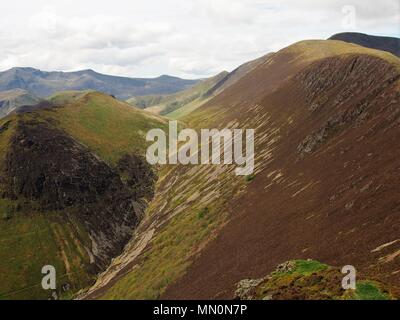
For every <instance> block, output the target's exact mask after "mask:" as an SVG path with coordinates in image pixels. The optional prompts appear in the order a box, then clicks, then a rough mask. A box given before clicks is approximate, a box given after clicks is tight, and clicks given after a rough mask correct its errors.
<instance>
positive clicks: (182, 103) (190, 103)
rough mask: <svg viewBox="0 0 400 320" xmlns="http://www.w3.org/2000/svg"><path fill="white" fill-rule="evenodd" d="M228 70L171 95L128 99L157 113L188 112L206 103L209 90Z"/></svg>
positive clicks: (176, 113) (139, 106)
mask: <svg viewBox="0 0 400 320" xmlns="http://www.w3.org/2000/svg"><path fill="white" fill-rule="evenodd" d="M227 74H228V72H226V71H225V72H221V73H219V74H217V75H216V76H214V77H211V78H208V79H206V80H203V81H200V82H199V83H197V84H196V85H194V86H193V87H191V88H189V89H186V90H184V91H180V92H177V93H174V94H170V95H152V96H142V97H136V98H131V99H128V100H127V101H128V102H129V103H130V104H132V105H134V106H135V107H138V108H142V109H144V108H146V109H147V111H150V112H153V113H156V114H162V115H167V114H172V113H174V114H175V115H178V113H179V114H181V113H187V112H190V111H193V110H195V109H196V108H197V107H198V106H200V105H201V104H203V103H205V102H206V101H207V100H208V99H209V98H210V96H209V95H207V92H208V91H209V90H210V89H211V88H212V87H214V86H215V85H216V84H217V83H218V82H219V81H220V80H221V79H223V78H224V77H225V76H226V75H227Z"/></svg>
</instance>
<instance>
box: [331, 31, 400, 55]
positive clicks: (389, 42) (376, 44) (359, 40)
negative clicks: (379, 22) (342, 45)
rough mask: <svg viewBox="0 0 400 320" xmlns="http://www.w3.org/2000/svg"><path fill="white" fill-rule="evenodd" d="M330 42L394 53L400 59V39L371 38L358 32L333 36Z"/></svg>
mask: <svg viewBox="0 0 400 320" xmlns="http://www.w3.org/2000/svg"><path fill="white" fill-rule="evenodd" d="M329 40H340V41H344V42H349V43H354V44H358V45H360V46H363V47H367V48H371V49H378V50H383V51H387V52H390V53H393V54H394V55H396V56H398V57H400V39H399V38H393V37H381V36H371V35H368V34H364V33H358V32H343V33H338V34H335V35H333V36H332V37H330V38H329Z"/></svg>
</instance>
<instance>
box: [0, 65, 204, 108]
mask: <svg viewBox="0 0 400 320" xmlns="http://www.w3.org/2000/svg"><path fill="white" fill-rule="evenodd" d="M198 81H199V80H187V79H181V78H177V77H171V76H167V75H163V76H160V77H157V78H148V79H146V78H127V77H116V76H109V75H105V74H101V73H97V72H95V71H93V70H82V71H76V72H58V71H57V72H56V71H54V72H45V71H41V70H38V69H34V68H12V69H10V70H7V71H4V72H0V91H7V90H13V89H23V90H26V91H29V92H31V93H32V94H34V95H36V96H38V97H47V96H50V95H52V94H54V93H56V92H59V91H67V90H96V91H101V92H104V93H107V94H110V95H114V96H115V97H117V98H119V99H123V100H125V99H128V98H131V97H133V96H140V95H149V94H169V93H174V92H177V91H181V90H184V89H187V88H189V87H191V86H193V85H194V84H196V83H197V82H198Z"/></svg>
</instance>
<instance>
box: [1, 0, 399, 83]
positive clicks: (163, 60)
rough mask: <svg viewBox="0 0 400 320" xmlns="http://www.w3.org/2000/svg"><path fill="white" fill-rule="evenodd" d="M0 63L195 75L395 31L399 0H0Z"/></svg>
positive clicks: (141, 74) (133, 74)
mask: <svg viewBox="0 0 400 320" xmlns="http://www.w3.org/2000/svg"><path fill="white" fill-rule="evenodd" d="M0 12H1V15H2V18H1V20H0V71H3V70H6V69H9V68H12V67H34V68H38V69H41V70H44V71H76V70H82V69H93V70H95V71H97V72H101V73H106V74H112V75H121V76H129V77H156V76H159V75H162V74H169V75H174V76H179V77H184V78H203V77H208V76H212V75H215V74H217V73H219V72H221V71H223V70H227V71H231V70H233V69H234V68H236V67H237V66H239V65H240V64H242V63H244V62H246V61H249V60H252V59H255V58H257V57H260V56H262V55H264V54H266V53H268V52H273V51H277V50H279V49H281V48H283V47H285V46H287V45H290V44H291V43H294V42H296V41H299V40H304V39H326V38H328V37H329V36H331V35H333V34H335V33H338V32H344V31H357V32H363V33H369V34H374V35H387V36H395V37H400V0H379V1H375V0H369V1H367V0H323V1H321V0H279V1H278V0H145V1H137V0H107V1H104V0H57V1H54V0H8V1H6V0H2V1H1V3H0Z"/></svg>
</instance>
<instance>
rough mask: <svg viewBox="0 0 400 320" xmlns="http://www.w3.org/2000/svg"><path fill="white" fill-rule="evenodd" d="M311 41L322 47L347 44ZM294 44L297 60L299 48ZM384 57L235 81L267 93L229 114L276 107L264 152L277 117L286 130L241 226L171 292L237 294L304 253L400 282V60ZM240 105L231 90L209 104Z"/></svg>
mask: <svg viewBox="0 0 400 320" xmlns="http://www.w3.org/2000/svg"><path fill="white" fill-rule="evenodd" d="M310 45H312V46H314V45H315V46H318V48H310V49H311V52H310V51H309V53H310V54H313V52H312V50H314V53H315V54H318V52H320V51H322V50H325V49H327V48H329V47H330V46H335V45H336V44H333V43H329V42H326V43H322V42H320V43H310ZM295 46H296V45H295ZM295 46H293V49H294V48H295ZM319 47H320V48H319ZM346 50H347V48H346ZM285 51H286V52H285ZM315 51H316V52H315ZM283 52H285V53H286V57H285V58H286V59H289V61H290V49H286V50H283ZM283 52H282V53H283ZM288 52H289V53H288ZM374 53H375V52H374ZM374 53H373V52H371V53H368V52H366V51H365V50H360V52H358V50H355V52H354V53H350V52H346V54H340V55H333V56H328V57H326V56H325V57H323V58H322V59H318V60H317V61H315V62H312V63H311V64H307V65H299V64H295V65H294V67H293V64H291V63H285V66H277V65H275V66H272V68H273V67H275V68H276V71H275V70H273V71H272V70H271V68H269V69H268V70H262V68H258V69H257V70H255V71H254V72H253V73H251V74H250V75H249V76H248V77H246V79H244V80H243V81H241V82H240V83H238V85H237V86H234V87H233V88H232V93H233V92H234V91H236V92H241V93H242V94H243V96H246V97H248V96H249V94H248V93H249V92H251V95H254V96H256V97H257V100H258V101H257V100H256V99H252V100H250V99H249V100H244V101H243V100H242V101H243V102H247V103H248V104H247V105H246V104H245V103H243V102H242V103H239V104H236V105H235V107H234V108H232V109H231V112H230V114H229V115H227V116H226V121H230V120H231V119H237V121H238V122H239V123H241V122H242V121H243V120H244V119H243V117H246V118H254V119H257V117H259V115H260V114H268V115H269V118H270V119H271V122H270V123H269V124H268V123H264V124H261V125H260V126H258V127H257V131H256V145H257V147H256V157H258V155H259V154H260V153H262V152H263V150H266V149H267V148H268V144H270V141H268V140H265V141H260V140H262V139H260V136H261V135H262V132H263V131H264V130H265V129H266V128H265V126H266V125H273V126H275V127H276V128H277V130H278V133H277V135H276V139H277V142H276V143H275V144H274V148H273V150H271V153H270V154H268V155H267V157H263V158H261V159H260V158H258V159H257V160H258V170H257V172H256V177H255V179H254V181H253V182H252V183H251V184H250V186H249V187H248V189H247V192H246V193H243V194H242V195H241V196H240V197H239V198H238V199H236V200H234V201H232V202H231V203H230V207H229V208H230V209H229V211H230V216H231V217H232V219H231V220H230V222H229V223H228V224H227V225H226V226H225V227H224V229H223V230H222V231H221V232H220V233H219V235H218V237H217V238H216V239H215V240H214V241H213V242H211V243H210V244H209V245H208V246H207V247H206V248H205V249H204V250H203V251H202V252H201V254H200V256H199V257H198V258H197V259H195V260H194V262H193V264H192V266H191V267H190V269H189V270H188V272H187V273H186V274H185V275H184V276H183V277H182V278H181V279H180V280H179V281H177V282H176V283H174V284H173V285H172V286H170V287H169V288H168V289H167V292H166V294H165V295H164V296H163V297H164V298H168V299H176V298H183V299H192V298H205V299H209V298H232V293H233V291H234V290H233V287H234V283H235V282H237V281H239V280H241V279H243V278H248V277H251V278H257V277H261V276H262V275H264V274H266V273H268V272H271V271H272V270H273V268H274V265H276V264H278V263H281V262H283V261H286V260H289V259H294V258H312V259H317V260H319V261H324V262H326V263H329V264H332V265H338V266H343V265H348V264H350V265H354V266H355V267H356V269H357V270H358V272H359V274H362V275H365V276H369V277H372V278H377V279H379V280H381V281H384V282H386V283H389V284H391V285H392V286H393V287H395V288H397V290H398V289H399V285H400V259H399V257H400V242H399V241H400V240H399V231H400V216H399V213H400V191H399V187H398V186H399V182H400V178H399V171H400V165H399V161H398V158H399V156H400V147H399V144H398V140H399V139H400V105H399V97H400V82H399V66H400V62H399V60H398V59H397V60H396V59H395V58H394V56H387V57H388V59H389V60H387V59H386V58H384V59H381V58H380V57H377V56H375V54H374ZM385 56H386V55H383V56H381V57H385ZM281 58H282V55H278V57H277V59H281ZM388 61H391V63H389V62H388ZM282 62H283V61H282ZM278 70H282V72H277V71H278ZM267 71H269V72H273V74H272V75H271V74H269V73H268V74H267ZM274 71H275V73H274ZM289 72H291V74H292V75H293V76H292V77H290V78H288V79H287V80H286V81H281V82H277V81H276V80H278V79H283V78H284V77H285V76H286V75H289V74H290V73H289ZM263 73H264V76H263V75H262V74H263ZM271 80H272V81H271ZM272 84H279V86H277V87H276V89H275V90H271V89H270V88H271V86H272ZM263 91H264V92H265V93H267V94H266V95H262V94H261V95H260V94H259V93H263ZM234 101H236V99H235V98H232V100H230V96H229V92H226V94H225V95H224V94H222V95H221V96H219V97H217V99H215V101H212V103H210V104H209V105H208V109H209V110H213V108H215V107H216V106H218V105H221V104H225V105H230V104H231V103H232V104H233V103H234ZM254 104H256V107H252V105H254ZM203 110H206V108H204V109H203ZM244 110H246V114H245V113H244ZM243 115H245V116H243ZM257 133H258V134H257ZM257 139H258V141H257ZM260 162H263V163H260ZM265 162H267V163H265ZM261 167H262V168H261ZM244 226H245V228H244Z"/></svg>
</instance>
